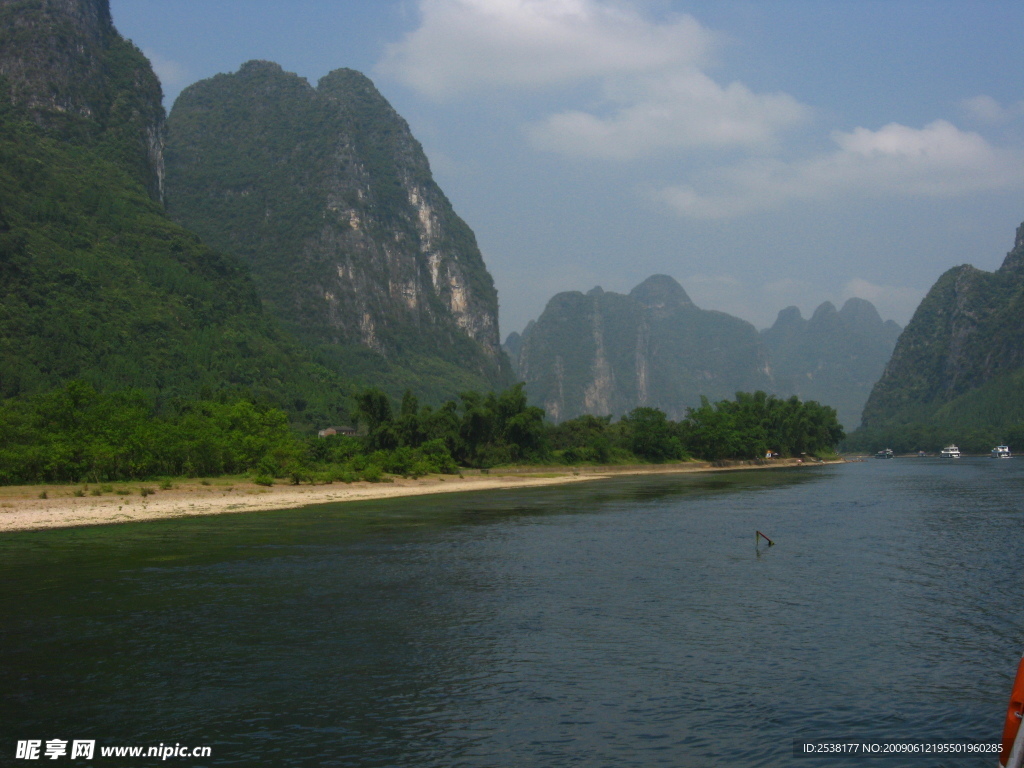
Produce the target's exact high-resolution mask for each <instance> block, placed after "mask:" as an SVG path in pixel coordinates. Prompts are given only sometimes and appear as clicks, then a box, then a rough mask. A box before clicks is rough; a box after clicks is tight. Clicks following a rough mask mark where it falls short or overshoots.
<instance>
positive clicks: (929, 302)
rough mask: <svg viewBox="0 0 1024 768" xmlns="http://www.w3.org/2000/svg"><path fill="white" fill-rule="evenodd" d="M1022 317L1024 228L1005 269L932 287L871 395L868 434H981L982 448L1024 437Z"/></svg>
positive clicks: (959, 273)
mask: <svg viewBox="0 0 1024 768" xmlns="http://www.w3.org/2000/svg"><path fill="white" fill-rule="evenodd" d="M1022 318H1024V224H1022V225H1021V226H1020V227H1019V228H1018V229H1017V236H1016V239H1015V242H1014V247H1013V250H1011V251H1010V252H1009V253H1008V254H1007V255H1006V258H1005V260H1004V261H1003V264H1002V266H1001V267H1000V268H999V269H998V270H996V271H995V272H984V271H982V270H979V269H976V268H974V267H972V266H970V265H969V264H964V265H962V266H959V267H954V268H953V269H950V270H949V271H947V272H946V273H945V274H944V275H942V276H941V277H940V278H939V279H938V281H937V282H936V283H935V285H934V286H932V289H931V290H930V291H929V292H928V295H927V296H925V298H924V300H923V301H922V302H921V305H920V306H919V307H918V308H917V311H916V312H915V313H914V317H913V318H912V319H911V321H910V323H909V324H908V325H907V328H906V330H905V331H904V332H903V334H902V335H901V336H900V339H899V342H898V343H897V345H896V349H895V350H894V351H893V355H892V359H891V360H890V361H889V364H888V365H887V366H886V368H885V373H884V374H883V376H882V378H881V379H880V380H879V381H878V383H877V384H876V385H875V388H874V389H873V390H872V392H871V397H870V398H869V399H868V402H867V405H866V406H865V408H864V422H863V424H864V429H865V430H867V431H869V432H870V431H875V432H878V433H885V432H887V431H888V432H891V433H894V437H897V438H898V437H899V435H900V434H907V433H909V432H913V431H915V430H917V431H920V430H921V429H924V431H925V432H927V431H928V430H927V428H928V427H933V428H934V429H935V430H938V432H941V433H942V435H939V434H936V435H935V439H939V440H942V439H944V440H957V441H958V442H961V445H963V444H964V443H965V442H966V440H967V439H968V438H966V437H965V434H966V433H968V432H976V433H978V434H977V442H978V446H976V447H975V449H978V448H979V447H981V448H983V447H984V444H987V443H988V442H992V441H995V442H998V441H1003V440H1006V439H1007V436H1006V435H1007V432H1008V431H1010V430H1014V431H1016V432H1019V431H1020V429H1019V428H1020V426H1021V422H1022V421H1024V407H1022V406H1021V403H1024V320H1022ZM886 436H888V435H886ZM894 447H895V446H894ZM907 447H908V448H913V447H914V446H907ZM921 447H922V448H924V449H928V450H933V449H935V447H934V446H932V445H922V446H921ZM988 447H991V446H988Z"/></svg>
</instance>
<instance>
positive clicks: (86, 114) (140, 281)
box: [0, 0, 342, 421]
mask: <svg viewBox="0 0 1024 768" xmlns="http://www.w3.org/2000/svg"><path fill="white" fill-rule="evenodd" d="M163 130H164V112H163V107H162V105H161V92H160V86H159V83H158V81H157V79H156V76H155V75H154V74H153V72H152V69H151V68H150V66H149V62H148V61H147V60H146V58H145V57H144V56H143V55H142V53H141V52H140V51H139V50H138V49H136V48H135V47H134V46H133V45H132V44H131V43H129V42H127V41H126V40H124V39H123V38H122V37H121V36H120V35H119V34H118V33H117V31H116V29H115V28H114V27H113V25H112V23H111V19H110V9H109V6H108V4H107V0H40V1H37V2H16V1H15V0H0V397H11V396H15V395H22V394H30V393H35V392H42V391H46V390H49V389H51V388H54V387H57V386H59V385H60V384H62V383H63V382H65V381H67V380H69V379H72V378H79V379H84V380H86V381H87V382H89V383H91V384H93V385H94V386H96V387H98V388H99V389H101V390H107V391H110V390H116V389H122V388H125V387H137V388H142V389H145V390H148V391H150V392H152V393H154V394H155V395H156V396H158V397H159V398H163V399H167V398H172V397H185V398H189V397H197V396H200V395H202V396H211V395H213V394H215V393H216V392H218V391H220V390H225V389H229V390H230V389H244V390H246V391H248V392H251V393H255V394H256V395H258V396H261V397H266V398H269V399H270V400H272V401H274V402H276V403H278V404H280V405H283V406H284V407H286V408H288V410H289V411H291V413H292V414H293V416H295V417H296V418H298V419H300V420H303V419H305V420H307V421H326V420H328V419H334V418H337V415H336V414H335V412H334V408H333V405H332V403H336V402H338V401H339V399H340V398H339V397H338V393H339V388H340V387H341V384H342V381H341V379H340V378H339V377H337V376H336V375H334V374H330V373H329V372H328V371H326V370H325V369H324V368H323V367H321V366H318V365H315V364H313V363H312V362H311V360H310V358H309V356H308V354H307V353H306V352H304V351H303V350H302V348H301V347H300V346H299V345H298V343H297V342H296V341H295V340H294V339H293V338H291V337H290V336H289V335H288V334H286V333H284V332H282V331H281V329H280V328H279V327H278V325H277V323H276V322H275V321H274V320H273V319H272V318H271V317H269V316H268V315H267V314H266V313H264V311H263V308H262V306H261V304H260V301H259V298H258V296H257V293H256V290H255V286H254V284H253V282H252V281H251V279H250V278H249V276H248V273H247V271H246V269H245V268H244V266H243V265H242V264H241V263H239V262H238V261H236V260H235V259H234V258H233V257H231V256H228V255H225V254H223V253H220V252H218V251H215V250H213V249H211V248H210V247H208V246H207V245H205V244H204V243H203V242H202V241H201V240H200V239H199V238H198V237H196V235H194V234H193V233H191V232H189V231H187V230H185V229H183V228H182V227H181V226H179V225H177V224H175V223H173V222H172V221H170V219H168V218H167V216H166V215H165V214H164V212H163V208H162V206H161V204H160V198H161V195H162V187H163V139H162V137H163ZM303 414H304V415H303Z"/></svg>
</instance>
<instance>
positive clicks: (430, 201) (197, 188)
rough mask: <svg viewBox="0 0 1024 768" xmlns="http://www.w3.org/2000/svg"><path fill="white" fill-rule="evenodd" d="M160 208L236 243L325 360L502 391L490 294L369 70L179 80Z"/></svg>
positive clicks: (377, 379) (419, 384)
mask: <svg viewBox="0 0 1024 768" xmlns="http://www.w3.org/2000/svg"><path fill="white" fill-rule="evenodd" d="M167 189H168V196H167V199H168V210H169V211H170V213H171V215H172V216H173V217H174V218H175V219H176V220H178V221H180V222H181V223H183V224H184V225H185V226H187V227H189V228H190V229H192V230H193V231H195V232H197V233H198V234H200V235H201V236H202V237H203V238H204V240H206V242H209V243H211V244H212V245H214V246H216V247H218V248H220V249H222V250H225V251H228V252H231V253H234V254H237V255H239V256H240V258H242V259H243V261H244V262H245V263H246V265H247V266H248V267H249V268H250V269H251V271H252V274H253V276H254V279H255V280H256V284H257V288H258V290H259V293H260V296H261V298H262V299H263V300H264V302H265V303H266V306H267V307H268V309H269V310H270V311H271V312H272V313H273V314H274V315H275V316H276V317H277V318H278V319H279V320H280V321H281V322H282V323H283V325H284V327H286V328H287V329H288V330H289V331H290V332H292V333H294V334H295V335H296V336H298V337H299V338H301V339H302V340H303V341H305V342H306V343H308V344H309V345H311V346H312V347H314V348H315V349H316V350H317V354H318V355H319V356H320V357H321V359H323V360H324V361H326V362H327V363H328V364H329V365H331V366H332V367H335V368H337V369H339V370H344V371H346V373H348V374H350V375H352V376H354V377H356V378H358V379H360V380H362V381H364V382H365V383H367V384H373V385H375V386H384V388H385V389H387V390H389V391H391V392H392V393H393V394H397V393H399V392H401V391H402V390H403V389H405V388H406V387H409V388H412V389H413V390H415V391H417V392H418V393H419V394H421V395H426V396H427V397H428V398H430V399H433V400H435V401H437V400H439V399H440V398H442V397H444V396H448V395H451V394H453V393H454V392H457V391H458V390H459V389H466V388H476V389H482V388H488V387H491V386H503V385H507V384H508V383H509V382H510V371H509V368H508V363H507V361H506V359H505V356H504V354H503V353H502V352H501V350H500V346H499V342H498V323H497V309H498V307H497V292H496V291H495V289H494V284H493V281H492V280H491V276H490V275H489V274H488V272H487V269H486V266H485V265H484V262H483V258H482V256H481V254H480V250H479V248H477V245H476V239H475V237H474V235H473V232H472V231H471V230H470V228H469V227H468V226H467V225H466V223H465V222H464V221H462V219H460V218H459V217H458V216H457V215H456V214H455V212H454V211H453V210H452V207H451V204H450V203H449V202H448V200H447V198H446V197H445V196H444V194H443V192H442V191H441V190H440V188H439V187H438V186H437V184H435V183H434V181H433V178H432V176H431V173H430V167H429V164H428V162H427V159H426V157H425V156H424V154H423V151H422V148H421V147H420V145H419V142H417V141H416V140H415V138H414V137H413V136H412V134H411V133H410V131H409V127H408V125H407V124H406V123H405V121H404V120H403V119H402V118H401V117H400V116H399V115H398V114H397V113H396V112H395V111H394V110H393V109H392V108H391V106H390V104H388V102H387V101H386V100H385V99H384V98H383V96H381V95H380V93H379V92H378V91H377V90H376V88H374V86H373V83H371V82H370V80H369V79H368V78H366V77H365V76H364V75H362V74H360V73H358V72H355V71H353V70H348V69H341V70H336V71H334V72H332V73H330V74H329V75H327V76H326V77H324V78H322V79H321V80H320V82H319V83H318V85H317V87H313V86H311V85H310V84H309V83H308V82H307V81H306V80H305V79H303V78H301V77H299V76H297V75H295V74H292V73H288V72H285V71H283V70H282V69H281V67H280V66H278V65H277V64H273V63H271V62H266V61H251V62H248V63H246V64H244V65H243V66H242V67H241V68H240V69H239V71H238V72H237V73H233V74H228V75H217V76H216V77H213V78H210V79H208V80H204V81H201V82H199V83H195V84H193V85H192V86H190V87H188V88H186V89H185V90H184V91H183V92H182V94H181V96H180V97H179V98H178V100H177V102H176V103H175V105H174V108H173V110H172V112H171V115H170V118H169V119H168V151H167Z"/></svg>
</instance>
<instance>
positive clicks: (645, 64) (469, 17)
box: [380, 0, 810, 160]
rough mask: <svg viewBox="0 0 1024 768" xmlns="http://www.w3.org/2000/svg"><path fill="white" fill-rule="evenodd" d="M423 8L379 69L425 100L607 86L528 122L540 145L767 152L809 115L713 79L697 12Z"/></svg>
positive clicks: (506, 3) (495, 3) (472, 3)
mask: <svg viewBox="0 0 1024 768" xmlns="http://www.w3.org/2000/svg"><path fill="white" fill-rule="evenodd" d="M420 12H421V17H422V19H421V24H420V26H419V27H418V28H417V29H416V30H414V31H413V32H411V33H410V34H409V35H407V36H406V38H405V39H404V40H403V41H401V42H400V43H397V44H395V45H392V46H390V47H389V48H388V50H387V53H386V55H385V58H384V60H383V62H382V63H381V65H380V67H381V69H382V70H383V71H384V72H385V73H386V74H390V75H393V76H395V77H397V78H398V79H400V80H401V81H403V82H404V83H406V84H407V85H409V86H411V87H412V88H413V89H415V90H416V91H417V92H419V93H420V94H422V95H424V96H427V97H430V98H434V99H446V98H454V97H456V96H460V95H465V94H467V93H471V92H478V91H482V90H493V89H495V88H510V89H519V90H524V89H536V88H543V87H549V86H573V85H580V84H593V85H598V86H600V90H601V93H602V94H603V103H602V104H601V105H600V109H597V110H594V111H590V110H581V109H566V110H562V111H560V112H558V113H556V114H553V115H550V116H548V117H546V118H544V119H542V120H540V121H538V122H537V123H535V124H534V125H532V126H529V127H528V129H527V133H528V135H529V137H530V139H531V140H532V142H533V143H534V145H535V146H537V147H539V148H541V149H545V150H550V151H555V152H559V153H564V154H568V155H573V156H582V157H601V158H608V159H619V160H622V159H633V158H638V157H642V156H646V155H650V154H654V153H658V152H661V151H663V150H665V149H675V150H680V149H682V150H692V149H697V148H728V147H736V146H739V147H744V148H757V149H763V148H764V147H766V146H769V145H770V144H771V143H772V142H773V141H774V139H775V137H776V135H777V133H778V132H779V131H780V130H782V129H784V128H787V127H789V126H791V125H794V124H796V123H799V122H801V121H803V120H805V119H806V118H807V117H808V116H809V114H810V110H809V108H807V107H806V106H804V105H802V104H800V103H799V102H797V100H796V99H794V98H793V97H792V96H789V95H787V94H784V93H768V94H757V93H754V92H753V91H751V90H750V89H749V88H747V87H746V86H745V85H743V84H742V83H731V84H728V85H721V84H719V83H717V82H716V81H715V80H713V79H712V78H711V77H709V76H708V75H707V74H706V72H705V71H704V69H705V68H706V67H707V65H708V63H709V57H710V54H711V53H712V52H713V51H714V50H715V49H716V48H717V47H718V45H719V35H717V34H716V33H714V32H712V31H710V30H708V29H706V28H705V27H703V26H702V25H701V24H700V23H699V22H697V21H696V20H695V19H694V18H693V17H692V16H688V15H675V16H672V17H670V18H668V19H666V20H652V19H649V18H646V17H644V16H643V15H641V14H640V13H639V12H638V11H637V10H636V9H634V8H633V7H631V6H630V5H629V4H627V3H625V2H610V1H609V0H420Z"/></svg>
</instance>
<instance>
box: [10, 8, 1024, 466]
mask: <svg viewBox="0 0 1024 768" xmlns="http://www.w3.org/2000/svg"><path fill="white" fill-rule="evenodd" d="M0 30H2V31H0V158H2V162H0V310H2V311H0V396H2V397H14V396H19V395H27V394H33V393H39V392H45V391H48V390H51V389H53V388H55V387H58V386H60V385H62V384H63V383H65V382H67V381H68V380H70V379H73V378H80V379H84V380H86V381H87V382H89V383H91V384H93V385H94V386H96V387H97V388H99V389H101V390H117V389H124V388H128V387H136V388H141V389H143V390H145V391H147V392H149V393H151V394H153V395H154V396H155V397H157V398H158V399H161V400H163V401H168V400H172V399H174V398H186V399H187V398H195V397H200V396H202V397H209V396H211V395H214V394H216V393H218V392H225V391H230V392H246V393H250V394H251V395H254V396H256V397H260V398H265V399H267V400H268V401H271V402H274V403H276V404H279V405H280V406H281V407H283V408H285V409H287V410H288V412H289V413H290V415H291V416H292V419H293V421H294V422H295V423H297V424H304V425H307V426H308V425H311V424H317V423H319V424H323V423H326V422H332V421H335V420H336V419H338V418H341V417H343V416H344V415H345V414H344V411H345V408H346V405H345V404H346V403H347V398H348V396H349V394H351V392H352V391H354V389H355V388H358V387H361V386H365V385H374V386H379V387H381V388H383V389H385V390H386V391H387V392H388V393H390V394H391V395H392V396H395V395H397V394H399V393H400V392H401V391H402V390H403V389H405V388H406V387H409V388H411V389H413V390H414V392H415V393H416V394H418V395H421V396H424V397H426V398H427V399H428V400H431V399H432V400H435V401H437V400H440V399H442V398H447V397H451V396H453V395H455V394H457V393H458V392H460V391H464V390H466V389H492V388H499V389H500V388H502V387H505V386H507V385H508V384H510V383H511V382H512V381H513V380H514V377H513V372H512V368H511V366H510V364H509V362H508V360H507V359H506V356H505V353H504V352H503V351H502V349H501V347H500V346H499V335H498V303H497V293H496V291H495V289H494V284H493V281H492V279H491V276H490V274H489V273H488V271H487V268H486V266H485V264H484V261H483V258H482V256H481V253H480V250H479V248H478V247H477V244H476V240H475V237H474V235H473V232H472V230H471V229H470V228H469V226H468V225H467V224H466V223H465V222H464V221H463V220H462V219H461V218H459V216H458V215H457V214H456V213H455V212H454V211H453V209H452V207H451V204H450V203H449V201H448V199H447V198H446V197H445V195H444V193H443V192H442V191H441V190H440V189H439V188H438V186H437V185H436V183H435V182H434V181H433V179H432V176H431V173H430V167H429V163H428V162H427V159H426V157H425V156H424V154H423V151H422V148H421V147H420V145H419V143H418V142H417V141H416V139H415V138H414V137H413V136H412V135H411V133H410V131H409V127H408V125H407V124H406V123H405V121H404V120H403V119H402V118H401V117H400V116H399V115H398V114H397V113H396V112H395V111H394V110H393V109H392V108H391V106H390V105H389V104H388V103H387V101H386V100H385V99H384V98H383V97H382V96H381V95H380V93H379V92H378V91H377V90H376V88H375V87H374V86H373V84H372V83H371V82H370V81H369V80H368V79H367V78H366V77H365V76H363V75H361V74H360V73H358V72H355V71H353V70H348V69H339V70H336V71H334V72H332V73H330V74H329V75H327V76H326V77H324V78H322V79H321V80H320V82H319V83H318V84H317V86H316V87H313V86H312V85H310V84H309V83H308V82H307V81H305V80H304V79H302V78H300V77H298V76H296V75H293V74H290V73H287V72H285V71H283V70H282V69H281V67H279V66H278V65H276V64H273V63H271V62H265V61H253V62H249V63H247V64H244V65H242V66H241V68H240V69H239V70H238V72H236V73H234V74H229V75H218V76H216V77H214V78H211V79H209V80H205V81H201V82H199V83H195V84H194V85H193V86H191V87H190V88H188V89H186V90H185V91H184V92H183V93H182V94H181V97H180V99H179V100H178V102H177V103H176V104H175V107H174V110H173V112H172V114H171V117H170V118H169V119H168V120H166V121H165V116H164V112H163V108H162V106H161V91H160V84H159V82H158V81H157V79H156V76H155V75H154V74H153V71H152V68H151V67H150V65H149V62H148V61H147V60H146V58H145V57H144V56H143V55H142V54H141V52H140V51H139V50H138V49H136V48H135V47H134V46H133V45H132V44H131V43H130V42H128V41H126V40H124V39H123V38H122V37H121V36H120V35H119V34H118V33H117V31H116V30H115V29H114V27H113V24H112V22H111V19H110V12H109V7H108V4H107V2H106V0H46V2H40V3H23V2H16V1H15V0H0ZM165 131H169V141H168V144H167V149H166V151H165V148H164V136H165ZM165 201H166V206H167V210H168V211H169V212H170V214H171V216H168V215H167V213H165V209H164V204H165ZM172 217H173V220H172ZM1022 309H1024V225H1022V228H1021V229H1020V230H1018V232H1017V237H1016V240H1015V243H1014V248H1013V250H1011V251H1010V253H1009V254H1008V255H1007V257H1006V260H1005V261H1004V263H1003V265H1002V267H1000V268H999V269H998V270H997V271H996V272H993V273H988V272H982V271H980V270H977V269H975V268H973V267H971V266H969V265H964V266H961V267H957V268H955V269H953V270H950V271H949V272H947V273H946V274H945V275H943V276H942V277H941V278H940V279H939V280H938V282H937V283H936V284H935V286H934V287H933V288H932V290H931V291H930V292H929V294H928V296H927V297H926V299H925V300H924V301H923V302H922V304H921V305H920V307H919V308H918V310H917V312H916V313H915V315H914V318H913V320H912V321H911V323H910V325H909V326H908V327H907V329H906V330H905V331H904V332H903V333H902V335H900V329H899V327H898V326H897V325H896V324H895V323H893V322H892V321H883V320H882V318H881V317H880V316H879V315H878V312H877V311H876V310H875V308H874V306H872V305H871V304H870V303H869V302H867V301H864V300H861V299H851V300H849V301H847V302H846V303H845V304H844V305H843V307H842V308H840V309H838V310H837V309H836V307H835V306H833V305H832V304H830V303H828V302H826V303H824V304H822V305H821V306H819V307H818V308H817V309H816V310H815V311H814V313H813V314H812V316H811V317H810V318H807V319H805V318H803V317H802V316H801V315H800V312H799V310H797V309H796V308H795V307H790V308H787V309H784V310H783V311H781V312H780V313H779V316H778V318H777V320H776V322H775V323H774V325H773V326H772V327H771V328H767V329H765V330H763V331H760V332H758V331H757V330H756V329H755V328H754V327H753V326H752V325H751V324H750V323H747V322H746V321H743V320H741V319H739V318H736V317H733V316H730V315H727V314H725V313H723V312H716V311H713V310H706V309H702V308H700V307H698V306H696V305H695V304H694V303H693V302H692V301H691V299H690V298H689V296H688V295H687V294H686V291H685V290H684V289H683V287H682V286H680V285H679V284H678V283H677V282H676V281H675V280H673V279H672V278H671V277H668V276H665V275H655V276H652V277H650V278H648V279H647V280H645V281H643V282H642V283H641V284H640V285H638V286H636V287H635V288H634V289H633V290H632V291H630V293H629V294H627V295H623V294H618V293H612V292H605V291H603V290H601V289H600V288H595V289H593V290H591V291H590V292H588V293H586V294H583V293H580V292H566V293H561V294H558V295H557V296H555V297H553V298H552V299H551V300H550V302H549V303H548V306H547V308H546V309H545V311H544V312H543V313H542V315H541V316H540V317H539V318H538V319H537V320H536V321H535V322H533V323H531V324H530V325H529V326H528V327H527V329H526V330H525V331H524V332H523V334H522V335H521V336H520V335H519V334H511V335H510V336H509V338H508V340H507V342H506V344H505V349H507V350H508V353H509V354H510V355H511V357H512V359H513V362H514V365H515V372H516V374H518V377H519V378H520V379H522V380H524V381H525V382H526V384H527V392H528V394H529V397H530V399H531V401H532V402H533V403H535V404H538V405H541V406H543V407H544V408H545V410H546V411H547V413H548V415H549V416H550V417H551V418H553V419H555V420H558V421H564V420H566V419H570V418H573V417H574V416H577V415H580V414H584V413H591V414H597V415H607V414H614V415H616V416H619V415H623V414H625V413H628V412H629V411H630V410H632V409H633V408H635V407H637V406H641V405H649V406H654V407H657V408H660V409H662V410H663V411H665V413H667V414H668V415H669V416H670V417H672V418H676V419H678V418H681V417H682V416H683V415H685V412H686V409H687V408H688V407H692V406H696V405H698V404H699V403H700V399H701V397H702V396H703V397H707V398H709V399H711V400H716V399H723V398H729V397H732V396H733V394H735V392H737V391H753V390H757V389H762V390H765V391H767V392H769V393H772V394H776V395H780V396H789V395H796V396H798V397H800V398H802V399H812V400H817V401H819V402H821V403H823V404H826V405H829V406H832V407H834V408H836V410H837V411H838V414H839V419H840V421H841V422H842V423H843V424H844V426H845V427H846V429H847V431H850V430H852V429H854V428H855V427H856V426H857V425H858V423H859V422H860V414H861V409H862V408H863V409H864V427H863V428H862V429H860V430H858V432H857V434H856V435H854V437H853V438H852V442H851V444H854V445H860V446H861V447H865V448H874V447H875V446H874V443H877V442H880V441H881V442H885V443H887V444H889V445H891V446H892V447H894V448H897V449H916V448H918V447H922V448H925V449H929V450H932V449H934V447H935V446H936V445H937V444H938V443H940V442H948V441H959V442H961V443H962V444H963V445H964V446H965V447H968V448H970V449H971V450H980V449H982V447H983V446H984V445H985V444H987V443H990V442H1005V441H1009V440H1016V441H1018V442H1024V426H1022V425H1024V406H1021V405H1020V404H1021V403H1022V402H1024V398H1022V397H1021V395H1022V394H1024V392H1022V390H1024V351H1022V350H1024V323H1022V322H1021V319H1020V318H1021V317H1022V313H1021V310H1022ZM897 338H899V342H898V343H897ZM894 346H895V351H893V349H894ZM890 353H891V360H890V359H889V358H890ZM887 363H888V365H887ZM883 370H884V375H883ZM879 377H881V378H880V380H879ZM876 381H877V382H878V383H877V385H875V386H874V388H873V389H872V386H873V384H874V383H875V382H876ZM869 392H870V399H869V397H868V395H869ZM865 402H866V406H865Z"/></svg>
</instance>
